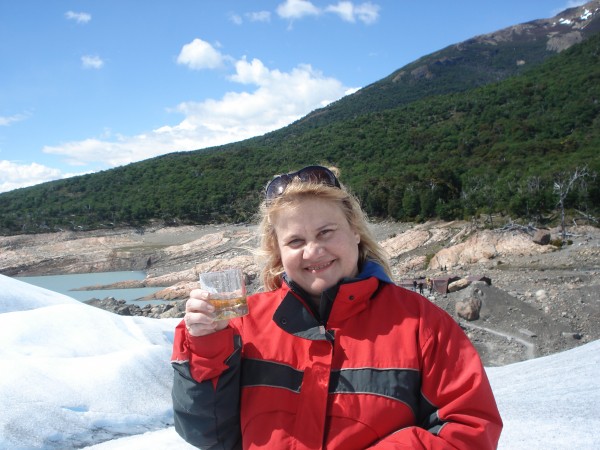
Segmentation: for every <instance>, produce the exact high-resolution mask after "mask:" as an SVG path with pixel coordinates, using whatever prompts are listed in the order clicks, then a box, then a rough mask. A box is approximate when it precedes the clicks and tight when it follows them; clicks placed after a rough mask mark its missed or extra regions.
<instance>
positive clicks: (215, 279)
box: [200, 269, 248, 320]
mask: <svg viewBox="0 0 600 450" xmlns="http://www.w3.org/2000/svg"><path fill="white" fill-rule="evenodd" d="M200 288H201V289H203V290H205V291H208V292H209V294H210V297H209V300H208V302H209V303H210V304H211V305H213V306H214V308H215V318H216V319H217V320H224V319H233V318H234V317H241V316H244V315H246V314H248V303H247V302H246V284H245V283H244V273H243V272H242V270H241V269H226V270H221V271H218V272H206V273H201V274H200Z"/></svg>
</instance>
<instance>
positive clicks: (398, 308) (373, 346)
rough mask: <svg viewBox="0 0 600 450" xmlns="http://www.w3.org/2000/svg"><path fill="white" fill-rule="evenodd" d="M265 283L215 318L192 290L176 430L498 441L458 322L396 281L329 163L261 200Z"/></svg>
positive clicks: (302, 443)
mask: <svg viewBox="0 0 600 450" xmlns="http://www.w3.org/2000/svg"><path fill="white" fill-rule="evenodd" d="M261 213H262V221H261V224H260V232H261V239H262V240H261V253H262V256H263V257H264V258H265V262H264V268H263V270H262V274H261V275H262V281H263V284H264V287H265V292H261V293H258V294H255V295H252V296H250V297H249V298H248V304H249V308H250V313H249V314H248V315H247V316H244V317H242V318H238V319H232V320H230V321H214V320H213V318H212V308H211V306H210V305H209V303H208V302H207V301H206V300H207V299H208V294H207V293H206V292H204V291H200V290H194V291H192V293H191V295H190V299H189V300H188V302H187V304H186V315H185V317H184V319H183V321H182V322H181V323H180V325H179V326H178V327H177V329H176V334H175V342H174V349H173V358H172V363H173V367H174V368H175V380H174V385H173V406H174V412H175V428H176V429H177V431H178V433H179V434H180V435H181V436H182V437H183V438H184V439H185V440H187V441H188V442H190V443H192V444H194V445H196V446H199V447H201V448H203V449H213V448H214V449H216V448H218V449H233V448H244V449H253V448H268V449H291V448H293V449H344V450H345V449H366V448H373V449H392V448H394V449H396V448H410V449H418V448H422V449H433V448H440V449H441V448H460V449H475V448H476V449H491V448H495V447H496V445H497V442H498V438H499V435H500V431H501V428H502V421H501V419H500V416H499V413H498V410H497V407H496V403H495V401H494V397H493V394H492V391H491V389H490V385H489V383H488V380H487V377H486V375H485V372H484V369H483V367H482V364H481V361H480V359H479V357H478V355H477V352H476V351H475V349H474V348H473V346H472V345H471V343H470V342H469V340H468V339H467V337H466V336H465V335H464V333H463V332H462V330H461V329H460V327H459V326H458V325H457V324H456V323H455V321H454V320H453V319H452V318H451V317H450V316H449V315H448V314H446V313H445V312H444V311H442V310H441V309H440V308H438V307H436V306H435V305H433V304H432V303H430V302H429V301H428V300H427V299H425V298H423V297H422V296H420V295H418V294H417V293H415V292H411V291H409V290H406V289H403V288H401V287H398V286H396V285H395V284H393V283H392V281H391V271H390V267H389V265H388V262H387V261H386V258H385V256H384V252H383V250H382V249H381V247H380V246H379V245H378V244H377V243H376V241H375V240H374V239H373V237H372V236H371V234H370V232H369V230H368V227H367V221H366V219H365V217H364V214H363V213H362V211H361V209H360V206H359V204H358V202H357V201H356V200H355V198H354V197H352V196H351V195H350V194H349V193H348V192H347V191H346V189H345V188H344V187H343V186H342V185H341V184H340V183H339V181H338V179H337V177H336V176H335V174H334V173H333V172H331V171H330V170H329V169H327V168H324V167H320V166H309V167H306V168H304V169H302V170H300V171H298V172H294V173H291V174H285V175H281V176H278V177H275V178H274V179H273V180H272V181H271V182H270V183H269V185H268V186H267V189H266V196H265V200H264V202H263V204H262V206H261Z"/></svg>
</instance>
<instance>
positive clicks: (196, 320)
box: [183, 289, 229, 336]
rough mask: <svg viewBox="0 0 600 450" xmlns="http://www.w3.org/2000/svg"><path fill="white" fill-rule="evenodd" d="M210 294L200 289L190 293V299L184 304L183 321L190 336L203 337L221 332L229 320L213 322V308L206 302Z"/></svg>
mask: <svg viewBox="0 0 600 450" xmlns="http://www.w3.org/2000/svg"><path fill="white" fill-rule="evenodd" d="M209 299H210V294H209V293H208V292H207V291H203V290H202V289H194V290H193V291H192V292H190V298H189V299H188V301H187V302H186V303H185V316H184V318H183V320H184V321H185V325H186V327H187V331H188V333H189V334H190V335H191V336H205V335H207V334H211V333H214V332H215V331H219V330H222V329H223V328H225V327H226V326H227V324H228V323H229V320H228V319H226V320H215V315H214V310H215V309H214V308H213V306H212V305H211V304H210V303H209V302H208V300H209Z"/></svg>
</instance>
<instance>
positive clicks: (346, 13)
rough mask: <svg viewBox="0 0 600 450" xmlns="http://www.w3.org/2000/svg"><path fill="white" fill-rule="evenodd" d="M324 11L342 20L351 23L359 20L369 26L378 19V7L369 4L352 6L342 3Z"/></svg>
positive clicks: (345, 2) (348, 3)
mask: <svg viewBox="0 0 600 450" xmlns="http://www.w3.org/2000/svg"><path fill="white" fill-rule="evenodd" d="M325 11H327V12H331V13H334V14H337V15H338V16H340V17H341V19H342V20H344V21H346V22H351V23H354V22H356V21H357V20H359V21H361V22H363V23H365V24H367V25H370V24H372V23H375V22H376V21H377V19H378V18H379V6H378V5H375V4H373V3H371V2H366V3H362V4H360V5H354V3H352V2H347V1H342V2H338V3H337V4H336V5H330V6H328V7H327V8H326V9H325Z"/></svg>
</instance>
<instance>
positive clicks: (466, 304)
mask: <svg viewBox="0 0 600 450" xmlns="http://www.w3.org/2000/svg"><path fill="white" fill-rule="evenodd" d="M455 310H456V314H457V315H458V316H459V317H462V318H463V319H465V320H468V321H472V320H477V319H479V311H480V310H481V300H480V299H478V298H475V297H470V298H468V299H466V300H463V301H460V302H456V306H455Z"/></svg>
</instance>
